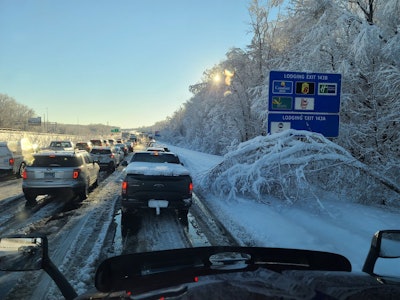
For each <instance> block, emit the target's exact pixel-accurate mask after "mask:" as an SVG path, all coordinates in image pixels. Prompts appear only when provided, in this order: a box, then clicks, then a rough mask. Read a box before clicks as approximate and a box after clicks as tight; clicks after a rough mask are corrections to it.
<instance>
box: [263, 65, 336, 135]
mask: <svg viewBox="0 0 400 300" xmlns="http://www.w3.org/2000/svg"><path fill="white" fill-rule="evenodd" d="M340 90H341V74H329V73H301V72H285V71H271V72H270V76H269V99H268V133H276V132H281V131H283V130H287V129H297V130H308V131H312V132H318V133H321V134H323V135H324V136H326V137H337V136H338V135H339V110H340Z"/></svg>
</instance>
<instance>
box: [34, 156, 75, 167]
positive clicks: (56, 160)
mask: <svg viewBox="0 0 400 300" xmlns="http://www.w3.org/2000/svg"><path fill="white" fill-rule="evenodd" d="M81 165H82V158H81V157H76V156H61V155H57V156H54V155H53V156H52V155H49V156H35V159H34V161H33V163H32V166H33V167H79V166H81Z"/></svg>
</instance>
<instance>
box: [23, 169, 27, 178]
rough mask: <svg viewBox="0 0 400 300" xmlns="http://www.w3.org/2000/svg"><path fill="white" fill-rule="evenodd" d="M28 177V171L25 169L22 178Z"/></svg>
mask: <svg viewBox="0 0 400 300" xmlns="http://www.w3.org/2000/svg"><path fill="white" fill-rule="evenodd" d="M27 178H28V172H26V170H24V171H23V172H22V179H27Z"/></svg>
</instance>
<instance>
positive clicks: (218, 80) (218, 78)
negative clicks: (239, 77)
mask: <svg viewBox="0 0 400 300" xmlns="http://www.w3.org/2000/svg"><path fill="white" fill-rule="evenodd" d="M213 81H214V82H215V83H219V82H220V81H221V75H220V74H215V75H214V76H213Z"/></svg>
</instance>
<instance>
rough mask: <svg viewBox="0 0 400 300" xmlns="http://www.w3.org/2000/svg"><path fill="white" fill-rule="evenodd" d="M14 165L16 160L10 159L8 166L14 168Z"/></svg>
mask: <svg viewBox="0 0 400 300" xmlns="http://www.w3.org/2000/svg"><path fill="white" fill-rule="evenodd" d="M14 163H15V160H14V158H10V159H9V160H8V164H9V165H10V166H13V165H14Z"/></svg>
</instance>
